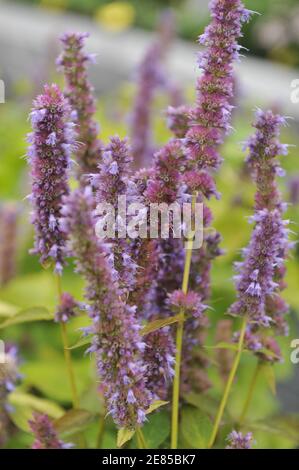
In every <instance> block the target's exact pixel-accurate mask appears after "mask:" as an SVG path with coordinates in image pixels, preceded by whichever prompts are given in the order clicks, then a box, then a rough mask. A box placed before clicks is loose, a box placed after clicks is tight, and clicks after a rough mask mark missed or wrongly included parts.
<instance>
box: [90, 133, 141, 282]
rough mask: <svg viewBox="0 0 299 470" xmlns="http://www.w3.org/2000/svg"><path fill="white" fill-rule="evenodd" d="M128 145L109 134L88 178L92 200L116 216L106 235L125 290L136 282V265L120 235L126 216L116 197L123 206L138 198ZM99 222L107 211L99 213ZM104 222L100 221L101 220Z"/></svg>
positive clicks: (125, 141)
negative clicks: (110, 234) (113, 229)
mask: <svg viewBox="0 0 299 470" xmlns="http://www.w3.org/2000/svg"><path fill="white" fill-rule="evenodd" d="M131 163H132V156H131V149H130V148H129V146H128V143H127V140H126V139H125V140H121V139H120V138H119V137H117V136H115V137H112V138H111V140H110V143H109V144H108V145H107V146H106V147H105V150H104V152H103V158H102V162H101V163H100V165H99V168H98V173H97V174H95V175H92V176H91V182H92V185H93V187H94V188H95V190H96V202H97V203H98V204H101V203H105V204H106V203H107V204H110V205H111V208H112V209H113V210H114V215H115V217H116V220H117V223H116V236H115V238H113V239H109V243H110V244H111V245H112V253H113V257H112V260H111V261H112V263H113V266H114V268H115V270H116V271H117V273H118V276H119V284H120V287H122V288H124V289H125V291H131V290H132V289H133V288H134V286H135V284H136V270H137V265H136V263H134V261H133V260H132V253H131V245H130V243H129V242H128V239H127V237H126V232H125V234H124V236H123V235H122V233H121V232H122V228H124V229H125V231H126V228H127V225H128V222H129V217H126V213H125V214H121V212H120V211H119V206H120V204H119V201H120V199H119V198H120V197H121V196H124V197H125V198H126V199H125V201H124V204H125V209H126V211H125V212H127V208H128V205H129V204H130V203H131V202H134V203H136V202H138V194H137V188H136V186H135V184H134V182H133V181H132V179H131V178H132V174H131ZM101 217H102V220H103V222H104V221H105V218H106V217H107V214H104V215H102V216H101ZM103 225H104V224H103Z"/></svg>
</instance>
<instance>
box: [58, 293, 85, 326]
mask: <svg viewBox="0 0 299 470" xmlns="http://www.w3.org/2000/svg"><path fill="white" fill-rule="evenodd" d="M82 308H83V305H82V304H81V303H79V302H77V301H76V300H75V299H74V297H73V296H72V295H71V294H69V293H68V292H63V293H62V295H61V298H60V303H59V305H58V307H57V310H56V312H55V321H56V322H63V323H66V322H68V321H69V320H70V319H71V318H74V317H75V316H76V315H77V313H78V310H80V309H82Z"/></svg>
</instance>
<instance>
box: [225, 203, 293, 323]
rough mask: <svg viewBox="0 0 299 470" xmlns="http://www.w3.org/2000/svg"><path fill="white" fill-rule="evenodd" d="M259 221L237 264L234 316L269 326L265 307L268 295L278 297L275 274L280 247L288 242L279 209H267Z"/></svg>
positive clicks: (256, 217) (261, 212)
mask: <svg viewBox="0 0 299 470" xmlns="http://www.w3.org/2000/svg"><path fill="white" fill-rule="evenodd" d="M253 220H254V222H255V223H256V225H255V228H254V231H253V234H252V237H251V241H250V243H249V246H248V248H246V249H245V250H243V256H244V261H243V262H242V263H238V265H237V272H238V274H237V276H236V277H235V279H236V288H237V292H238V295H237V297H238V299H237V301H236V302H235V303H234V304H233V305H232V306H231V308H230V313H231V314H233V315H241V316H242V315H247V316H248V317H249V319H250V320H251V321H252V322H256V323H258V324H259V325H260V326H264V327H269V326H271V324H272V319H271V317H270V316H269V315H268V312H267V309H266V300H267V298H268V297H272V296H275V293H276V292H275V291H276V289H277V284H276V283H275V282H274V274H275V269H276V267H277V265H279V264H280V263H281V259H280V250H281V245H282V243H285V238H286V228H285V224H284V223H283V221H282V219H281V213H280V211H279V210H278V209H275V210H273V211H269V210H267V209H264V210H262V211H258V212H256V214H255V216H254V217H253Z"/></svg>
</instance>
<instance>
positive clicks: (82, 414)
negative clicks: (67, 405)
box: [54, 410, 95, 436]
mask: <svg viewBox="0 0 299 470" xmlns="http://www.w3.org/2000/svg"><path fill="white" fill-rule="evenodd" d="M94 418H95V414H94V413H90V412H89V411H87V410H69V411H67V412H66V413H65V414H64V415H63V416H61V418H59V419H57V420H56V421H54V427H55V429H56V431H57V432H58V433H59V434H63V435H65V436H69V435H71V434H75V433H77V432H78V431H81V430H82V429H85V428H86V427H87V426H88V425H89V424H90V423H91V422H92V421H93V420H94Z"/></svg>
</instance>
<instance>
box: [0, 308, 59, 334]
mask: <svg viewBox="0 0 299 470" xmlns="http://www.w3.org/2000/svg"><path fill="white" fill-rule="evenodd" d="M53 319H54V315H53V314H52V313H50V312H49V311H48V310H47V309H46V308H44V307H32V308H28V309H26V310H21V311H20V312H18V313H17V314H16V315H14V316H12V317H9V318H8V319H7V320H4V322H2V323H1V324H0V329H1V328H7V327H8V326H12V325H18V324H20V323H28V322H34V321H41V320H48V321H49V320H53Z"/></svg>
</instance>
